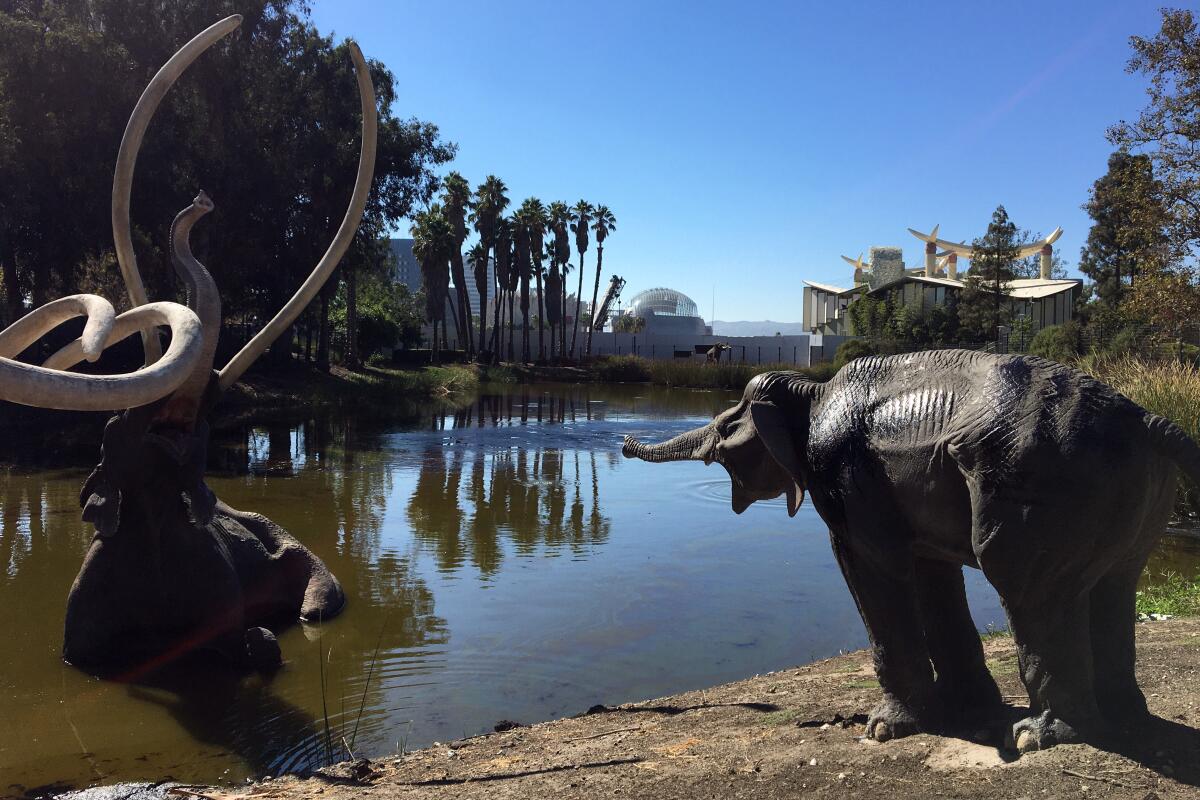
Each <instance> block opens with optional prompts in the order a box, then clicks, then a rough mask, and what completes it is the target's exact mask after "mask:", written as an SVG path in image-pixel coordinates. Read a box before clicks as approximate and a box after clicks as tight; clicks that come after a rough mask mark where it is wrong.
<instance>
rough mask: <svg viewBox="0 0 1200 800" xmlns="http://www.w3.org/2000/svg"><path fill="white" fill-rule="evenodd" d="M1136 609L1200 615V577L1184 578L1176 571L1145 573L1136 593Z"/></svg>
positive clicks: (1141, 611)
mask: <svg viewBox="0 0 1200 800" xmlns="http://www.w3.org/2000/svg"><path fill="white" fill-rule="evenodd" d="M1137 611H1138V613H1139V614H1171V615H1173V616H1177V617H1194V616H1196V615H1200V578H1186V577H1184V576H1183V575H1180V574H1179V573H1177V572H1163V573H1160V574H1158V575H1146V576H1145V583H1144V585H1143V586H1142V588H1141V589H1139V590H1138V593H1137Z"/></svg>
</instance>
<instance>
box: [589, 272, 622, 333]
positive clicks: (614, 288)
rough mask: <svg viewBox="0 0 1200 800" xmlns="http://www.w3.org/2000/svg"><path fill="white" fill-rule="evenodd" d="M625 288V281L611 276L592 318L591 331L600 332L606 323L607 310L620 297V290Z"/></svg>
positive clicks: (617, 276)
mask: <svg viewBox="0 0 1200 800" xmlns="http://www.w3.org/2000/svg"><path fill="white" fill-rule="evenodd" d="M624 288H625V279H624V278H622V277H621V276H619V275H613V276H612V280H610V281H609V283H608V291H606V292H605V293H604V301H603V302H602V303H600V307H599V308H598V309H596V313H595V314H594V315H593V316H592V330H594V331H602V330H604V326H605V324H606V323H607V322H608V309H609V306H611V305H612V304H613V303H614V302H616V300H617V298H619V297H620V296H621V290H622V289H624Z"/></svg>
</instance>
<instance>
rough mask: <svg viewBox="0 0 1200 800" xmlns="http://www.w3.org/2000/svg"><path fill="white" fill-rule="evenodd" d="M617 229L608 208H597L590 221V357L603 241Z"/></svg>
mask: <svg viewBox="0 0 1200 800" xmlns="http://www.w3.org/2000/svg"><path fill="white" fill-rule="evenodd" d="M616 229H617V218H616V217H614V216H613V213H612V212H611V211H609V210H608V206H597V207H596V215H595V218H594V219H593V220H592V232H593V233H595V234H596V283H595V284H594V285H593V286H592V311H591V316H592V321H591V322H590V323H589V324H588V338H587V354H588V356H589V357H590V356H591V355H592V329H593V328H594V327H595V326H596V303H597V301H598V300H599V299H600V267H601V265H603V264H604V240H605V239H607V238H608V235H609V234H610V233H612V232H613V231H615V230H616Z"/></svg>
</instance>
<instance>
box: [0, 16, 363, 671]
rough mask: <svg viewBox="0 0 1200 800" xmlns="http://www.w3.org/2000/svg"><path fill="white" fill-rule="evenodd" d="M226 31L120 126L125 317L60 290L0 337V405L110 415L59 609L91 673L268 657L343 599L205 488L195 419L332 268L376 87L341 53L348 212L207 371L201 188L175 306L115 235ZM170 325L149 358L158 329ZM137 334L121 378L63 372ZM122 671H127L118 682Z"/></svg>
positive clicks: (211, 342) (180, 223)
mask: <svg viewBox="0 0 1200 800" xmlns="http://www.w3.org/2000/svg"><path fill="white" fill-rule="evenodd" d="M240 23H241V17H240V16H232V17H229V18H227V19H224V20H221V21H220V22H218V23H216V24H214V25H212V26H211V27H209V28H208V29H206V30H205V31H203V32H202V33H200V34H199V35H198V36H196V37H195V38H194V39H192V40H191V41H190V42H188V43H187V44H186V45H184V47H183V48H182V49H180V50H179V52H177V53H176V54H175V55H174V56H172V57H171V59H170V60H169V61H167V63H166V64H165V65H164V66H163V67H162V69H160V70H159V72H158V73H157V74H156V75H155V76H154V78H153V79H152V81H151V82H150V85H149V86H148V87H147V88H146V90H145V92H144V93H143V94H142V97H141V99H140V100H139V101H138V104H137V106H136V107H135V108H134V111H133V114H132V116H131V117H130V120H129V124H128V126H127V127H126V129H125V136H124V138H123V139H122V142H121V149H120V153H119V156H118V159H117V166H116V174H115V177H114V180H113V211H112V216H113V235H114V238H115V243H116V252H117V257H118V261H119V263H120V266H121V271H122V275H123V277H124V279H125V283H126V287H127V289H128V291H129V296H130V300H131V304H132V306H133V308H132V309H131V310H129V311H127V312H125V313H123V314H121V315H119V316H118V315H116V314H115V313H114V310H113V307H112V305H111V304H109V303H108V302H107V301H106V300H104V299H103V298H100V297H98V296H95V295H75V296H73V297H66V298H63V299H61V300H56V301H54V302H52V303H48V304H46V305H44V306H42V307H40V308H37V309H35V310H34V311H32V312H30V313H29V314H28V315H26V316H25V317H23V318H22V319H20V320H18V321H17V322H16V323H14V324H13V325H11V326H10V327H9V328H7V329H5V330H4V331H0V399H3V400H9V401H12V402H17V403H23V404H26V405H32V406H40V407H43V408H57V409H68V410H83V411H103V410H112V409H125V410H124V411H122V412H120V413H118V414H117V415H116V416H114V417H113V418H112V419H110V420H109V422H108V424H107V426H106V427H105V430H104V439H103V447H102V452H101V460H100V464H99V465H98V466H97V467H96V468H95V470H94V471H93V472H92V474H91V475H90V476H89V477H88V479H87V481H86V482H85V483H84V486H83V490H82V492H81V494H80V503H81V505H82V506H83V518H84V519H85V520H87V521H88V522H90V523H91V524H92V525H93V526H94V527H95V529H96V533H95V537H94V538H93V540H92V544H91V547H90V548H89V550H88V553H87V556H86V557H85V559H84V562H83V566H82V568H81V569H80V571H79V575H78V576H77V577H76V579H75V583H74V585H73V586H72V587H71V593H70V596H69V597H68V600H67V612H66V623H65V632H64V637H63V656H64V658H65V659H66V660H68V661H69V662H71V663H73V664H75V665H77V666H81V667H84V668H86V669H89V670H94V671H97V672H113V671H117V670H122V671H124V670H129V669H131V668H132V669H137V668H141V667H146V666H153V665H155V664H158V663H162V662H164V661H167V660H170V659H172V658H175V657H177V656H179V655H182V654H184V653H188V652H191V651H194V650H199V649H210V650H215V651H217V652H220V653H221V654H223V655H225V656H227V657H228V658H230V659H231V660H233V661H234V662H237V663H241V664H246V665H253V666H256V667H262V668H269V667H271V666H274V665H276V664H278V663H279V661H280V653H279V647H278V644H277V643H276V641H275V637H274V635H273V634H272V632H271V630H269V629H268V628H267V627H265V626H268V625H269V626H275V625H276V624H278V623H281V622H283V623H285V622H289V621H295V620H296V619H297V618H299V619H301V620H318V619H328V618H330V617H332V616H334V615H336V614H337V613H338V612H339V611H340V610H341V609H342V606H343V605H344V603H345V597H344V595H343V593H342V588H341V586H340V585H339V584H338V582H337V579H336V578H335V577H334V576H333V575H332V574H331V573H330V572H329V570H328V569H327V568H326V567H325V565H324V564H323V563H322V562H321V561H320V559H318V558H317V557H316V556H314V555H313V554H312V553H311V552H309V550H308V549H307V548H305V547H304V546H303V545H301V544H300V543H299V542H298V541H296V539H295V538H293V537H292V536H291V535H289V534H288V533H287V532H286V531H284V530H283V529H282V528H280V527H279V526H277V525H275V524H274V523H272V522H271V521H270V520H268V519H266V518H265V517H262V516H260V515H258V514H252V513H244V512H241V511H237V510H235V509H233V508H230V507H229V506H226V505H225V504H223V503H221V502H220V501H219V500H217V499H216V497H214V496H213V493H212V491H211V490H209V488H208V486H207V485H206V484H205V482H204V469H205V461H206V449H207V445H208V426H207V423H206V421H205V420H206V417H207V414H208V412H209V411H210V409H211V408H212V405H213V403H214V402H215V401H216V400H217V398H218V397H219V395H220V393H221V392H222V391H223V390H225V389H227V388H228V387H229V386H231V385H232V384H233V383H234V382H236V381H237V379H238V378H239V377H240V376H241V375H242V373H244V372H245V371H246V369H247V368H248V367H249V366H250V365H251V364H252V363H253V362H254V360H255V359H256V358H257V357H258V356H260V355H261V354H262V353H263V352H264V351H265V350H266V349H267V348H268V347H269V346H270V345H271V343H272V342H273V341H274V340H275V339H276V338H277V337H278V336H279V335H280V333H281V332H283V331H285V330H287V329H288V327H289V326H290V325H291V324H292V322H293V321H294V320H295V319H296V317H297V316H298V315H299V314H300V312H301V311H303V310H304V308H305V306H307V305H308V303H309V302H310V301H311V300H312V298H313V297H314V296H315V295H316V293H317V291H319V289H320V288H321V286H322V285H323V284H324V283H325V281H326V279H327V278H328V277H329V275H330V274H331V273H332V272H333V270H334V268H335V267H336V266H337V264H338V262H339V260H340V259H341V257H342V255H343V254H344V253H345V251H346V248H347V247H348V246H349V244H350V242H351V239H352V238H353V237H354V234H355V232H356V230H357V229H358V224H359V222H360V220H361V219H362V214H363V209H364V207H365V205H366V201H367V193H368V191H369V189H370V183H371V177H372V174H373V172H374V164H375V141H376V126H377V120H376V110H375V94H374V90H373V88H372V86H371V80H370V76H369V73H368V70H367V65H366V62H365V61H364V60H363V57H362V53H361V52H360V51H359V49H358V47H357V46H356V45H354V44H353V43H352V44H351V46H350V52H351V56H352V58H353V60H354V68H355V72H356V75H357V81H358V91H359V96H360V100H361V105H362V118H363V119H362V149H361V152H360V155H359V162H358V174H357V177H356V181H355V185H354V190H353V193H352V195H351V199H350V207H349V209H348V210H347V212H346V216H345V218H344V219H343V220H342V224H341V227H340V228H339V229H338V231H337V233H336V234H335V236H334V239H333V242H332V243H331V244H330V246H329V249H328V250H327V251H326V253H325V255H324V256H323V257H322V258H321V260H320V262H319V263H318V264H317V266H316V268H315V269H314V270H313V272H312V274H310V275H309V277H308V278H307V280H305V282H304V284H303V285H302V286H301V287H300V289H299V290H298V291H297V293H296V294H295V296H293V297H292V298H291V299H290V300H289V301H288V302H287V304H286V305H285V306H284V307H283V309H281V310H280V312H279V313H278V314H277V315H276V316H275V318H274V319H272V320H271V321H270V322H269V323H268V324H267V325H266V327H265V328H264V329H263V330H262V331H260V332H259V333H258V334H257V335H256V336H255V337H254V338H253V339H251V340H250V341H249V342H248V343H247V344H246V346H245V347H244V348H243V349H242V350H241V351H240V352H238V353H237V355H235V356H234V357H233V359H232V360H230V362H229V363H228V364H227V365H225V367H223V368H222V369H220V370H219V371H214V368H213V360H214V357H215V353H216V346H217V336H218V333H219V331H220V325H221V301H220V295H219V294H218V292H217V288H216V286H215V284H214V283H213V279H212V276H211V275H210V274H209V272H208V270H207V269H205V267H204V266H203V265H202V264H201V263H200V262H199V261H197V260H196V258H195V257H194V256H193V255H192V251H191V247H190V245H189V235H190V233H191V230H192V227H193V225H195V224H196V222H197V221H199V220H200V218H201V217H203V216H204V215H205V214H207V213H208V212H209V211H211V210H212V208H213V204H212V202H211V201H210V200H209V198H208V196H207V195H205V193H204V192H201V193H200V194H199V196H197V197H196V199H195V200H194V201H193V202H192V204H191V205H190V206H188V207H187V208H185V209H184V210H183V211H181V212H180V213H179V215H178V216H177V217H176V218H175V221H174V223H173V224H172V226H171V256H172V261H173V264H174V268H175V271H176V273H177V274H178V276H179V277H180V279H181V280H182V281H183V282H184V284H185V285H186V287H187V306H186V307H185V306H181V305H178V304H176V303H161V302H159V303H147V298H146V293H145V290H144V288H143V285H142V281H141V277H140V274H139V272H138V268H137V263H136V261H135V259H134V253H133V247H132V241H131V237H130V229H129V193H130V186H131V183H132V179H133V171H134V165H135V161H136V158H137V151H138V149H139V147H140V144H141V140H142V137H143V134H144V133H145V131H146V127H147V125H148V124H149V122H150V119H151V117H152V116H153V114H154V110H155V108H156V107H157V106H158V104H159V102H160V101H161V100H162V98H163V96H164V95H165V94H166V92H167V91H168V89H169V88H170V87H171V85H172V84H173V83H174V82H175V80H176V79H177V78H178V77H179V76H180V75H181V74H182V73H183V71H184V70H185V69H186V68H187V67H188V65H190V64H191V63H192V62H193V61H194V60H195V59H196V58H197V57H198V56H199V55H200V54H201V53H203V52H204V51H205V50H206V49H207V48H209V47H210V46H211V45H213V44H214V43H215V42H217V41H218V40H220V39H221V38H222V37H224V36H225V35H227V34H229V33H230V32H232V31H233V30H234V29H236V28H237V27H238V25H239V24H240ZM79 316H83V317H86V324H85V326H84V330H83V334H82V335H81V336H80V338H79V339H77V340H75V341H74V342H72V343H70V344H68V345H67V346H66V347H64V348H62V349H61V350H59V351H58V352H57V353H55V354H54V355H53V356H51V357H50V358H49V359H48V360H47V361H46V363H45V364H44V365H42V366H40V367H38V366H33V365H30V364H25V363H22V362H18V361H15V360H13V359H15V357H16V356H17V354H19V353H21V352H22V351H24V350H25V349H26V348H27V347H28V346H29V345H30V344H32V343H34V342H35V341H37V339H38V338H40V337H41V336H42V335H44V334H45V333H46V332H47V331H49V330H51V329H52V328H54V327H55V326H57V325H58V324H59V323H61V322H63V321H65V320H67V319H70V318H73V317H79ZM160 326H165V327H168V328H169V329H170V333H171V338H170V344H169V346H168V348H167V350H166V352H165V353H162V352H161V346H160V344H159V339H158V332H157V327H160ZM139 332H140V333H141V335H142V340H143V345H144V350H145V356H146V366H145V367H143V368H142V369H140V370H138V371H136V372H133V373H128V374H123V375H80V374H75V373H71V372H68V371H67V370H69V369H70V368H71V367H72V366H74V365H76V364H78V363H79V362H80V361H83V360H88V361H95V360H96V359H98V358H99V357H100V354H101V353H102V352H103V351H104V349H105V348H106V347H108V346H110V345H112V344H114V343H116V342H118V341H121V340H123V339H125V338H128V337H129V336H132V335H134V334H137V333H139ZM126 674H128V673H126Z"/></svg>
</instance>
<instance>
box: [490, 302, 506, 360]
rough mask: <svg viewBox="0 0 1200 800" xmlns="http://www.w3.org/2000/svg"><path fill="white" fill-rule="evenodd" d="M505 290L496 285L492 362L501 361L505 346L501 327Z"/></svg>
mask: <svg viewBox="0 0 1200 800" xmlns="http://www.w3.org/2000/svg"><path fill="white" fill-rule="evenodd" d="M503 311H504V290H503V289H501V288H499V287H496V313H495V314H493V315H492V363H493V364H499V363H500V348H501V347H503V346H504V334H503V332H502V331H501V329H500V322H501V320H502V319H503V316H504V315H503Z"/></svg>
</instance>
